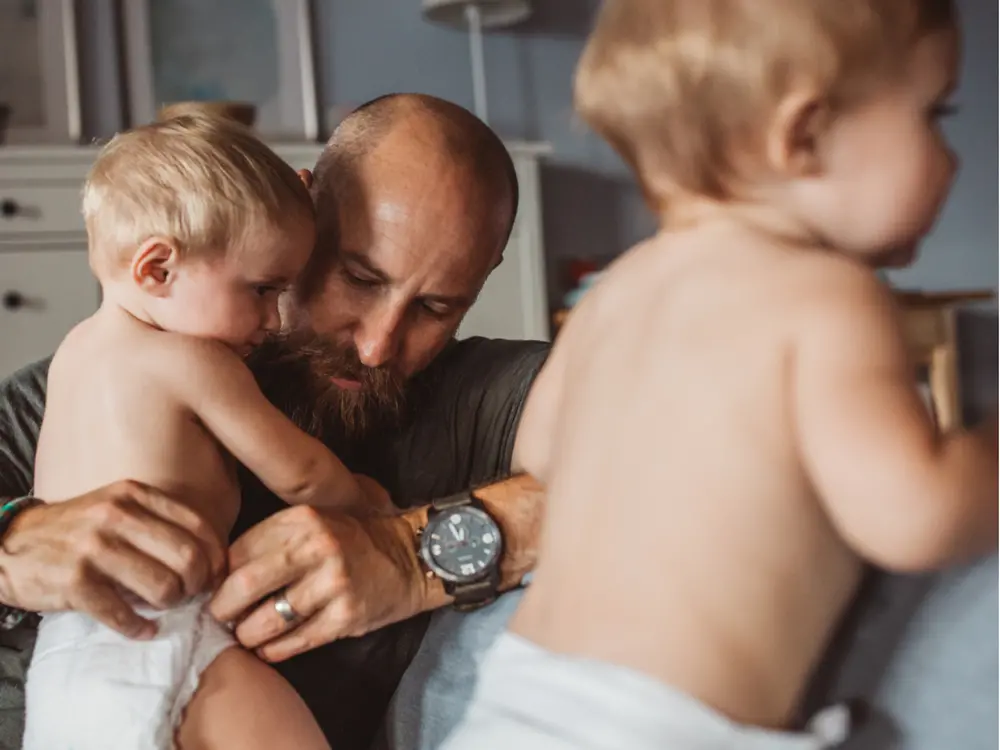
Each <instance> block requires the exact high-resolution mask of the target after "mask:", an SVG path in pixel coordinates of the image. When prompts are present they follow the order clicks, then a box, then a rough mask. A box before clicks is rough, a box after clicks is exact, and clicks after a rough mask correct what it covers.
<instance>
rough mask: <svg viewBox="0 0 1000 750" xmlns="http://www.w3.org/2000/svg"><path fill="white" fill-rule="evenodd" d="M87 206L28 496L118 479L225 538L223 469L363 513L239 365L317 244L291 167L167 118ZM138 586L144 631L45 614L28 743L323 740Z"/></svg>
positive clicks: (106, 165)
mask: <svg viewBox="0 0 1000 750" xmlns="http://www.w3.org/2000/svg"><path fill="white" fill-rule="evenodd" d="M83 212H84V217H85V219H86V225H87V233H88V238H89V249H90V261H91V266H92V268H93V270H94V273H95V274H96V275H97V277H98V279H99V280H100V283H101V289H102V293H103V300H102V303H101V307H100V309H99V310H98V312H97V313H95V314H94V315H93V316H91V317H90V318H88V319H87V320H85V321H84V322H82V323H80V324H79V325H78V326H76V327H75V328H74V329H73V330H72V331H71V332H70V333H69V335H68V336H67V337H66V338H65V340H64V341H63V343H62V344H61V345H60V347H59V349H58V351H57V352H56V354H55V357H54V358H53V360H52V364H51V367H50V369H49V375H48V400H47V403H46V410H45V418H44V421H43V424H42V431H41V437H40V439H39V444H38V455H37V460H36V466H35V486H34V491H35V494H37V495H38V496H39V497H42V498H45V500H46V501H48V502H58V501H60V500H65V499H69V498H74V497H77V496H79V495H81V494H83V493H86V492H88V491H90V490H93V489H96V488H98V487H102V486H104V485H107V484H109V483H111V482H114V481H116V480H121V479H130V480H133V481H135V482H138V483H141V484H143V485H148V486H150V487H153V488H156V489H157V490H159V491H160V492H162V493H165V494H166V495H167V496H169V497H171V498H173V499H175V500H177V501H178V502H180V503H183V504H184V505H187V506H188V507H189V508H190V509H191V510H192V511H194V512H196V513H197V514H198V515H200V516H201V517H203V518H204V519H206V521H207V522H208V523H209V525H210V526H211V528H212V529H213V531H214V533H215V534H217V535H218V536H219V538H221V539H226V538H228V535H229V532H230V529H231V528H232V525H233V523H234V521H235V519H236V514H237V512H238V510H239V503H240V488H239V485H238V483H237V479H236V468H237V463H242V464H243V465H245V466H246V467H247V468H248V469H249V470H250V471H252V472H254V473H255V474H256V475H257V476H258V477H259V478H260V479H261V480H262V481H263V482H264V484H265V485H267V486H268V487H269V488H270V489H271V490H272V491H274V492H275V493H276V494H277V495H279V496H280V497H282V498H283V499H284V500H286V501H287V502H289V503H308V504H322V505H337V506H348V505H353V504H358V503H361V502H363V501H364V496H363V495H362V493H361V490H360V487H359V484H358V482H357V481H356V480H355V478H354V477H353V476H352V475H351V474H350V472H349V471H348V470H347V469H346V468H345V467H344V466H343V464H342V463H341V462H340V461H339V460H338V459H336V458H335V457H334V456H333V455H332V454H331V453H330V452H329V451H328V450H327V449H326V448H325V447H323V445H322V444H320V443H319V442H318V441H316V440H314V439H312V438H310V437H308V436H307V435H305V434H304V433H302V432H300V431H299V430H298V429H297V428H296V427H294V426H293V425H292V423H291V422H289V421H288V420H287V419H286V418H285V417H284V416H282V415H281V414H280V413H279V412H278V411H277V410H276V409H275V408H274V407H273V406H271V405H270V404H269V403H268V402H267V401H266V400H265V399H264V397H263V396H262V395H261V393H260V391H259V390H258V389H257V386H256V384H255V382H254V380H253V377H252V376H251V374H250V372H249V371H248V369H247V368H246V366H245V365H244V363H243V359H242V358H243V356H245V355H246V354H247V353H249V351H250V350H251V349H252V348H253V347H254V346H256V345H257V344H259V343H260V342H261V341H262V339H263V338H264V336H265V335H266V334H267V333H268V332H269V331H274V330H276V329H277V328H278V327H279V323H280V321H279V317H278V296H279V294H280V293H281V291H282V290H283V289H284V288H285V287H286V285H288V284H289V283H290V282H291V281H292V280H293V279H294V278H295V277H296V276H297V275H298V274H299V273H300V272H301V271H302V269H303V266H304V265H305V263H306V261H307V260H308V258H309V255H310V253H311V250H312V247H313V244H314V232H315V222H314V217H313V208H312V204H311V201H310V198H309V194H308V192H307V191H306V189H305V187H304V185H303V184H302V183H301V181H300V180H299V178H298V176H297V175H296V174H295V172H294V171H293V170H292V168H291V167H289V166H288V165H287V164H285V163H284V162H282V161H281V159H280V158H278V157H277V156H276V155H275V154H274V153H273V152H271V151H270V149H268V148H267V147H266V146H265V145H264V144H262V143H261V142H260V141H258V140H257V139H256V138H255V137H254V136H253V135H252V134H251V133H250V132H249V131H248V130H246V129H244V128H243V127H242V126H240V125H237V124H234V123H229V122H227V121H224V120H220V119H211V118H206V117H194V116H185V117H178V118H176V119H172V120H169V121H166V122H163V123H157V124H154V125H148V126H145V127H141V128H137V129H135V130H133V131H130V132H127V133H123V134H121V135H119V136H117V137H116V138H114V139H113V140H112V141H111V142H110V143H109V144H108V145H107V146H106V147H105V148H104V149H103V150H102V151H101V153H100V155H99V156H98V158H97V161H96V163H95V164H94V167H93V169H92V170H91V173H90V176H89V178H88V180H87V183H86V186H85V188H84V197H83ZM135 580H136V590H135V591H133V592H128V593H129V595H130V596H131V598H132V599H133V601H134V602H135V606H136V609H137V612H139V613H140V614H142V615H143V616H144V617H145V618H147V620H148V628H147V631H146V632H145V633H143V634H141V636H140V638H139V639H136V640H132V639H128V638H125V637H124V636H122V635H120V634H119V633H118V632H116V630H115V629H113V628H114V626H115V625H116V623H115V622H114V621H109V622H108V623H107V624H104V623H100V622H96V621H94V620H91V619H90V617H89V616H87V615H84V614H81V613H76V612H56V613H48V614H46V615H45V616H44V617H43V619H42V623H41V627H40V629H39V635H38V642H37V646H36V650H35V653H34V659H33V661H32V664H31V668H30V670H29V673H28V681H27V688H26V690H27V726H26V732H25V740H24V747H25V749H26V750H61V749H63V748H67V749H68V748H70V747H72V748H74V749H76V750H86V749H89V748H95V749H96V748H101V749H102V750H109V749H110V750H114V749H115V748H122V750H125V748H129V749H130V750H134V748H139V747H142V748H155V749H156V750H167V749H168V748H172V747H174V746H175V744H174V743H175V739H176V742H177V746H178V747H180V748H236V747H239V748H277V747H288V748H296V749H299V748H326V747H327V745H326V742H325V740H324V739H323V736H322V734H321V733H320V731H319V729H318V727H317V725H316V723H315V721H314V720H313V718H312V716H311V715H310V713H309V711H308V709H307V708H306V707H305V705H304V704H303V703H302V701H301V700H300V699H299V697H298V696H297V695H296V694H295V692H294V691H293V690H292V689H291V687H290V686H289V685H287V684H286V683H285V682H284V681H283V680H282V679H281V678H280V677H278V676H277V674H276V673H275V672H273V671H272V670H271V668H270V667H268V666H266V665H265V664H263V663H262V662H260V661H259V660H258V659H257V658H256V657H254V656H253V655H251V654H249V653H248V652H246V651H244V650H243V649H242V648H239V647H237V646H236V643H235V640H234V639H233V637H232V635H231V634H230V632H229V631H228V630H227V629H226V628H224V627H223V626H222V625H220V624H219V623H217V622H216V621H215V620H214V619H212V617H211V616H210V615H209V614H208V612H207V611H206V609H205V606H204V605H205V601H206V596H207V593H206V592H199V591H190V592H187V593H188V594H189V595H190V596H191V597H192V598H191V599H190V600H189V602H188V603H187V604H184V605H181V606H179V607H176V608H173V609H167V610H163V609H162V608H161V607H159V606H158V602H157V601H156V597H155V594H154V595H150V594H149V593H148V592H145V591H144V590H143V589H142V586H141V582H142V578H141V576H140V575H139V572H138V571H137V572H136V576H135ZM144 599H145V600H144ZM109 625H110V626H111V627H109ZM199 685H202V686H203V687H202V688H201V689H199Z"/></svg>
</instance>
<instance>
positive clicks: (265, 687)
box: [177, 647, 330, 750]
mask: <svg viewBox="0 0 1000 750" xmlns="http://www.w3.org/2000/svg"><path fill="white" fill-rule="evenodd" d="M177 745H178V748H179V750H231V749H232V748H237V747H238V748H240V749H241V750H256V749H257V748H260V750H265V749H266V750H283V749H284V748H288V750H313V748H315V749H316V750H330V746H329V745H328V744H327V742H326V739H325V738H324V737H323V733H322V732H321V731H320V728H319V726H318V725H317V724H316V720H315V719H314V718H313V716H312V714H311V713H310V712H309V709H308V708H306V704H305V703H304V702H303V701H302V699H301V698H300V697H299V695H298V693H296V692H295V690H293V689H292V686H291V685H289V684H288V683H287V682H285V680H284V679H283V678H282V677H281V676H280V675H279V674H278V673H277V672H275V671H274V669H272V668H271V667H269V666H268V665H267V664H265V663H264V662H262V661H261V660H260V659H258V658H257V657H256V656H254V655H253V654H250V653H248V652H247V651H244V650H243V649H242V648H238V647H236V648H228V649H226V650H225V651H223V652H222V653H221V654H219V656H218V657H217V658H216V659H215V660H214V661H213V662H212V663H211V665H209V667H208V669H206V670H205V672H204V673H203V674H202V675H201V680H200V682H199V685H198V690H197V691H196V692H195V694H194V697H193V698H192V699H191V702H190V703H189V704H188V706H187V710H186V711H185V712H184V719H183V721H182V722H181V725H180V728H179V729H178V730H177Z"/></svg>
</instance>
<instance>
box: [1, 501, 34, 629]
mask: <svg viewBox="0 0 1000 750" xmlns="http://www.w3.org/2000/svg"><path fill="white" fill-rule="evenodd" d="M43 504H44V503H43V502H42V501H41V500H39V499H37V498H35V497H33V496H31V495H24V496H22V497H18V498H2V500H0V555H6V554H8V553H9V550H10V546H9V544H8V542H9V539H10V535H11V533H12V532H13V533H16V530H17V527H18V525H19V523H20V522H21V521H22V520H23V517H24V516H25V515H27V514H30V513H31V510H32V508H35V507H37V506H39V505H43ZM0 560H2V558H0ZM4 568H5V566H4V565H3V563H2V562H0V572H3V573H6V572H7V571H6V570H4ZM7 577H8V576H7V575H6V574H5V575H2V576H0V578H2V579H4V581H6V579H7ZM9 600H10V596H9V593H8V592H7V591H2V590H0V631H6V630H13V629H14V628H16V627H17V626H18V625H20V624H21V623H22V622H24V621H26V620H27V619H29V618H31V617H32V613H30V612H28V611H27V610H24V609H21V608H20V607H17V606H16V605H14V604H10V603H8V602H9Z"/></svg>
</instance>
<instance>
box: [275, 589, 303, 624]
mask: <svg viewBox="0 0 1000 750" xmlns="http://www.w3.org/2000/svg"><path fill="white" fill-rule="evenodd" d="M286 594H287V592H286V590H285V589H282V590H281V593H279V594H278V595H277V596H276V597H275V598H274V611H275V612H277V613H278V616H279V617H281V619H282V620H284V621H285V624H287V625H292V624H294V623H296V622H298V621H299V619H301V618H300V615H299V613H298V612H296V611H295V608H294V607H293V606H292V605H291V604H289V603H288V596H287V595H286Z"/></svg>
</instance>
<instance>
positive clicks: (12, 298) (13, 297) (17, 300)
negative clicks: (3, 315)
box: [3, 290, 25, 310]
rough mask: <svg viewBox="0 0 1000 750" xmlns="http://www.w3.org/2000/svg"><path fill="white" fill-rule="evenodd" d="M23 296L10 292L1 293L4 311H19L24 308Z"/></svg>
mask: <svg viewBox="0 0 1000 750" xmlns="http://www.w3.org/2000/svg"><path fill="white" fill-rule="evenodd" d="M24 303H25V299H24V295H23V294H21V293H20V292H17V291H14V290H11V291H8V292H4V293H3V306H4V309H5V310H20V309H21V308H22V307H24Z"/></svg>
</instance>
